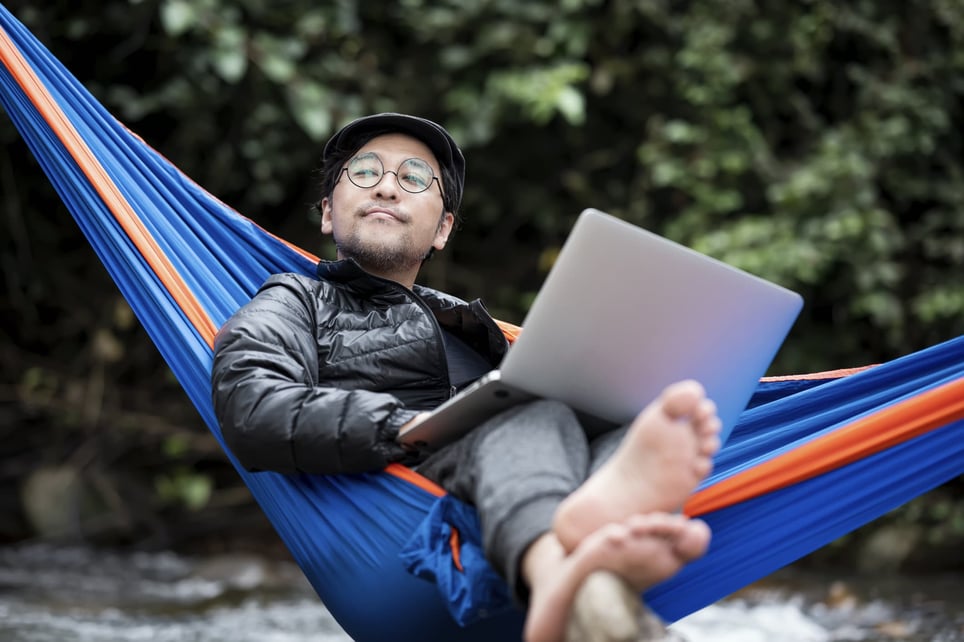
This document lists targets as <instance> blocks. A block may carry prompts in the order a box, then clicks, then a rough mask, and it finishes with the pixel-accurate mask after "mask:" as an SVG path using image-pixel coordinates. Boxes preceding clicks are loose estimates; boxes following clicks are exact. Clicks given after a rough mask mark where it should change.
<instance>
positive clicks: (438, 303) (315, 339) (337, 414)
mask: <svg viewBox="0 0 964 642" xmlns="http://www.w3.org/2000/svg"><path fill="white" fill-rule="evenodd" d="M318 276H319V279H317V280H316V279H310V278H307V277H304V276H300V275H295V274H280V275H276V276H272V277H271V278H269V279H268V280H267V281H266V282H265V284H264V285H263V286H262V287H261V289H260V290H259V291H258V293H257V294H256V295H255V297H254V298H253V299H252V300H251V301H250V302H249V303H247V304H246V305H244V306H243V307H242V308H241V309H240V310H238V312H237V313H235V315H234V316H233V317H231V319H229V320H228V322H227V323H226V324H225V325H224V327H223V328H221V331H220V332H219V333H218V336H217V338H216V340H215V345H214V366H213V370H212V375H211V376H212V396H213V400H214V410H215V413H216V414H217V417H218V421H219V422H220V425H221V431H222V434H223V435H224V439H225V441H226V442H227V445H228V446H229V448H230V449H231V452H232V453H233V454H234V455H235V456H236V457H237V458H238V460H239V461H240V462H241V464H242V465H243V466H244V467H245V468H247V469H249V470H275V471H280V472H308V473H319V474H331V473H353V472H365V471H370V470H377V469H380V468H383V467H384V466H385V465H386V464H388V463H390V462H393V461H402V460H403V459H405V457H406V451H405V450H403V449H402V448H401V447H400V446H398V445H397V444H396V442H395V437H396V436H397V435H398V430H399V428H400V427H401V426H402V425H403V424H405V423H406V422H407V421H409V420H410V419H412V418H413V417H414V416H415V415H416V414H417V412H419V411H422V410H428V409H431V408H434V407H435V406H437V405H439V404H440V403H442V402H443V401H445V400H446V399H447V398H448V397H449V396H450V394H451V393H450V384H449V377H448V367H447V364H446V358H445V350H444V347H443V343H442V337H441V333H440V329H439V327H440V325H441V326H444V327H445V328H446V329H448V330H450V331H452V332H454V333H455V334H457V335H459V336H460V337H462V338H463V339H464V340H465V341H467V342H468V343H469V345H471V346H472V347H474V348H475V349H476V350H478V351H479V352H480V353H481V354H482V355H484V356H486V358H487V359H488V360H489V362H490V363H491V364H492V365H493V367H494V366H496V365H498V363H499V362H500V361H501V360H502V357H503V356H504V354H505V351H506V348H507V347H508V346H507V343H506V340H505V337H504V336H503V335H502V333H501V332H500V330H499V328H498V326H497V325H496V324H495V322H494V321H493V320H492V318H491V317H490V316H489V315H488V313H487V312H486V311H485V308H484V307H483V306H482V304H481V302H480V301H474V302H472V303H466V302H464V301H461V300H460V299H457V298H455V297H452V296H449V295H447V294H443V293H441V292H437V291H435V290H431V289H428V288H423V287H420V286H415V289H414V293H413V291H410V290H408V289H406V288H405V287H403V286H401V285H399V284H397V283H394V282H392V281H388V280H385V279H381V278H377V277H373V276H371V275H369V274H368V273H366V272H365V271H363V270H362V269H361V268H360V267H358V265H357V264H356V263H354V262H353V261H334V262H328V261H323V262H321V263H320V264H319V266H318Z"/></svg>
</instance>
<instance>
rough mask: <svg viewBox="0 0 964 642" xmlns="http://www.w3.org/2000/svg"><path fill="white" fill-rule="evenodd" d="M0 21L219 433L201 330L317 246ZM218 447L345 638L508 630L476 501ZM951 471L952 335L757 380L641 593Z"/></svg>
mask: <svg viewBox="0 0 964 642" xmlns="http://www.w3.org/2000/svg"><path fill="white" fill-rule="evenodd" d="M0 27H2V32H0V56H2V60H3V65H0V82H2V92H0V100H2V103H3V106H4V108H5V109H6V111H7V113H8V114H9V116H10V118H11V119H12V120H13V122H14V123H15V124H16V126H17V128H18V129H19V131H20V132H21V134H22V136H23V138H24V140H25V141H26V142H27V144H28V145H29V147H30V149H31V150H32V152H33V153H34V155H35V156H36V158H37V160H38V161H39V162H40V164H41V166H42V167H43V169H44V171H45V172H46V173H47V175H48V177H49V178H50V181H51V182H52V184H53V185H54V187H55V188H56V189H57V191H58V193H59V194H60V196H61V198H62V199H63V201H64V203H65V204H66V205H67V208H68V209H69V211H70V212H71V214H72V215H73V217H74V218H75V220H76V222H77V224H78V225H79V226H80V227H81V228H82V230H83V232H84V234H85V235H86V237H87V239H88V240H89V242H90V243H91V245H92V246H93V248H94V250H95V251H96V253H97V255H98V256H99V257H100V259H101V260H102V261H103V263H104V265H105V266H106V267H107V269H108V271H109V272H110V274H111V276H112V277H113V279H114V280H115V282H116V283H117V285H118V287H119V288H120V290H121V292H122V294H123V295H124V297H125V298H126V299H127V300H128V302H129V303H130V305H131V307H132V308H133V310H134V312H135V313H136V315H137V317H138V319H139V320H140V322H141V323H142V324H143V326H144V327H145V328H146V330H147V332H148V333H149V335H150V336H151V338H152V339H153V341H154V342H155V343H156V345H157V347H158V349H159V350H160V351H161V353H162V354H163V356H164V358H165V359H166V360H167V362H168V364H169V365H170V367H171V369H172V370H173V372H174V374H175V375H176V376H177V377H178V379H179V381H180V382H181V384H182V385H183V386H184V388H185V390H186V391H187V393H188V395H189V397H190V398H191V400H192V401H193V402H194V404H195V406H196V407H197V409H198V411H199V412H200V414H201V416H202V417H203V419H204V421H205V422H206V423H207V425H208V426H209V427H210V429H211V431H212V432H213V434H214V435H215V437H216V438H217V439H218V440H219V441H220V442H221V444H222V446H224V444H223V441H222V439H221V435H220V433H219V430H218V425H217V421H216V420H215V418H214V415H213V412H212V409H211V402H210V393H209V374H210V366H211V342H212V340H213V335H214V332H215V331H216V329H217V328H218V327H219V326H220V325H221V324H222V323H223V322H224V321H225V320H226V319H227V318H228V317H229V316H230V315H231V314H232V313H233V312H234V311H235V310H236V309H237V308H238V307H239V306H240V305H241V304H243V303H244V302H245V301H247V300H248V299H249V298H250V297H251V295H252V294H253V293H254V292H255V291H256V289H257V288H258V287H259V286H260V284H261V283H262V282H263V281H264V279H265V278H267V276H268V275H270V274H273V273H277V272H298V273H302V274H307V275H313V274H314V266H315V259H314V257H312V256H310V255H309V254H308V253H306V252H303V251H301V250H299V249H297V248H295V247H292V246H291V245H289V244H287V243H285V242H284V241H283V240H281V239H278V238H276V237H274V236H272V235H270V234H268V233H266V232H265V231H264V230H263V229H261V228H259V227H258V226H257V225H255V224H253V223H252V222H251V221H250V220H248V219H246V218H244V217H243V216H241V215H239V214H238V213H236V212H234V211H232V210H231V209H230V208H229V207H227V206H226V205H224V204H223V203H221V202H220V201H218V200H217V199H216V198H214V197H213V196H211V195H210V194H208V193H207V192H205V191H204V190H203V189H201V188H200V187H199V186H198V185H196V184H195V183H194V182H192V181H191V180H190V179H189V178H187V177H186V176H184V175H183V174H182V173H181V172H180V171H178V170H177V169H176V168H175V167H173V166H172V165H171V164H170V163H169V162H168V161H167V160H165V159H164V158H163V157H161V156H160V155H159V154H158V153H157V152H155V151H154V150H153V149H151V148H150V147H149V146H147V145H146V144H145V143H144V142H143V141H141V140H140V139H139V138H138V137H137V136H136V135H134V134H132V133H131V132H130V131H128V130H127V129H126V128H125V127H124V126H123V125H122V124H120V123H119V122H118V121H117V120H115V119H114V118H113V117H112V116H111V115H110V114H108V113H107V112H106V110H105V109H104V108H103V107H102V106H101V105H100V104H99V103H98V102H97V101H96V100H95V99H94V98H93V97H92V96H91V95H90V94H89V93H88V92H87V91H86V90H85V89H84V88H83V87H82V86H81V85H80V83H79V82H78V81H77V80H76V79H75V78H74V77H73V76H71V75H70V73H69V72H68V71H66V70H65V69H64V67H63V66H62V65H61V64H60V63H59V62H58V61H57V60H55V59H54V58H53V57H52V56H51V54H50V53H49V52H48V51H47V50H46V49H45V48H44V47H43V46H42V45H41V44H40V43H39V42H38V41H37V40H36V39H35V38H34V37H33V36H32V35H31V34H30V33H29V32H27V30H26V29H25V28H24V27H23V26H22V25H21V24H20V23H19V22H17V20H16V19H15V18H14V17H13V16H12V15H11V14H10V13H9V12H8V11H7V10H6V9H5V8H3V7H0ZM911 425H912V426H914V429H913V430H912V431H909V432H908V430H907V426H911ZM884 428H886V430H885V429H884ZM840 443H843V444H845V445H846V447H845V448H844V447H839V448H838V447H837V446H836V445H834V444H840ZM828 444H829V445H828ZM225 453H226V455H227V456H228V458H229V459H230V460H231V461H232V463H234V464H235V467H236V468H237V470H238V474H239V475H241V477H242V478H243V480H244V482H245V483H246V484H247V485H248V487H249V488H250V489H251V493H252V495H253V496H254V497H255V499H256V500H257V502H258V503H259V505H260V506H261V508H262V509H263V510H264V512H265V513H266V515H267V516H268V518H269V519H270V521H271V522H272V524H273V525H274V527H275V529H276V530H277V532H278V534H279V536H280V537H281V538H282V540H283V541H284V543H285V544H286V545H287V547H288V549H289V550H290V552H291V554H292V556H293V557H294V559H295V561H296V562H297V563H298V564H299V565H300V567H301V568H302V569H303V571H304V573H305V575H306V576H307V577H308V579H309V580H310V582H311V584H312V586H313V587H314V588H315V590H316V591H317V593H318V595H319V597H320V598H321V600H322V601H323V602H324V604H325V605H326V606H327V608H328V609H329V610H330V611H331V612H332V614H333V615H334V616H335V618H336V619H337V620H338V622H339V623H340V624H341V626H342V627H343V628H344V629H345V630H346V631H347V632H348V633H349V635H351V636H352V637H353V638H354V639H356V640H382V639H386V638H388V637H392V638H394V639H398V640H402V641H406V640H430V639H437V640H510V639H518V638H519V637H520V631H521V625H522V620H523V614H522V613H521V612H519V611H518V610H516V609H515V608H514V607H512V605H511V604H509V603H508V601H507V598H506V591H505V587H504V586H502V585H501V581H500V580H498V579H497V578H494V576H493V574H492V571H491V569H490V568H489V567H488V565H487V564H486V563H485V560H484V558H483V557H482V555H481V552H480V550H479V548H478V529H477V524H476V523H475V515H474V513H473V511H472V510H471V509H469V508H468V507H466V506H465V505H463V504H460V503H459V502H457V501H455V500H452V499H451V498H449V497H446V496H440V494H439V492H437V490H433V488H432V487H431V485H430V484H427V483H421V482H420V480H419V479H418V478H417V475H415V474H406V471H404V470H398V469H397V468H396V469H394V470H388V471H385V472H380V473H373V474H365V475H351V476H310V475H293V476H285V475H280V474H275V473H257V474H252V473H248V472H246V471H245V470H243V469H242V468H241V467H240V466H238V465H237V462H236V460H234V458H233V457H231V454H230V452H229V451H228V450H227V449H226V448H225ZM813 453H820V456H819V457H817V456H814V455H813ZM962 473H964V337H959V338H957V339H954V340H951V341H948V342H946V343H943V344H940V345H936V346H934V347H932V348H929V349H927V350H923V351H920V352H917V353H914V354H910V355H907V356H906V357H903V358H900V359H896V360H894V361H891V362H889V363H886V364H882V365H879V366H876V367H874V368H870V369H865V370H862V371H860V372H858V373H856V374H851V375H848V376H836V375H834V376H814V377H809V378H808V377H805V378H791V379H788V380H778V381H764V382H761V384H760V387H759V389H758V391H757V394H756V395H755V397H754V400H753V401H752V402H751V405H750V408H749V409H748V410H747V411H746V412H745V413H744V414H743V415H742V416H741V419H740V422H739V423H738V425H737V426H736V428H735V429H734V431H733V433H732V435H731V437H730V439H729V441H728V442H727V444H726V445H725V447H724V449H723V450H722V451H721V453H720V455H719V456H718V458H717V461H716V469H715V472H714V473H713V475H712V477H711V478H710V479H708V480H706V482H705V483H704V484H703V485H702V486H701V488H700V489H698V491H697V493H695V495H694V498H693V500H692V501H691V502H690V503H688V504H687V509H686V510H687V512H688V513H689V514H694V515H697V514H698V515H700V516H701V517H702V518H703V519H705V520H706V521H707V522H708V523H709V524H710V526H711V527H712V529H713V532H714V538H713V543H712V546H711V548H710V551H709V553H708V554H707V555H706V556H705V557H704V558H702V559H700V560H698V561H697V562H695V563H693V564H690V565H688V566H687V567H686V568H685V569H684V570H683V572H682V573H680V574H679V575H677V576H676V577H674V578H672V579H671V580H669V581H667V582H664V583H663V584H660V585H658V586H656V587H654V588H653V589H651V590H650V591H648V592H647V593H646V595H645V598H646V599H647V600H648V602H649V604H650V605H651V606H652V607H653V608H654V609H655V610H656V611H657V612H658V613H659V614H660V615H662V616H663V617H664V618H666V619H667V620H668V621H673V620H676V619H678V618H680V617H682V616H685V615H687V614H689V613H691V612H693V611H695V610H697V609H699V608H702V607H703V606H706V605H708V604H711V603H713V602H715V601H717V600H719V599H720V598H722V597H724V596H726V595H728V594H730V593H732V592H733V591H735V590H737V589H739V588H741V587H743V586H745V585H747V584H749V583H751V582H753V581H755V580H757V579H759V578H761V577H764V576H766V575H768V574H769V573H771V572H773V571H775V570H777V569H779V568H781V567H782V566H785V565H786V564H789V563H790V562H793V561H794V560H796V559H798V558H800V557H801V556H803V555H806V554H807V553H809V552H811V551H813V550H815V549H817V548H819V547H821V546H823V545H825V544H827V543H829V542H831V541H832V540H834V539H836V538H838V537H840V536H841V535H843V534H845V533H847V532H850V531H852V530H854V529H855V528H857V527H859V526H861V525H863V524H865V523H866V522H868V521H870V520H873V519H875V518H876V517H878V516H880V515H882V514H883V513H885V512H887V511H889V510H891V509H892V508H894V507H896V506H899V505H900V504H902V503H904V502H906V501H908V500H910V499H912V498H913V497H916V496H917V495H920V494H921V493H924V492H926V491H928V490H930V489H932V488H934V487H936V486H938V485H940V484H942V483H945V482H947V481H948V480H951V479H953V478H955V477H956V476H958V475H960V474H962ZM761 484H762V487H761ZM453 534H457V535H458V539H459V542H460V544H459V546H458V547H456V548H453V547H452V545H451V542H452V539H453ZM453 555H455V556H457V559H454V557H453ZM403 559H404V562H403ZM456 562H457V563H456ZM416 575H419V576H420V577H416ZM457 621H458V622H461V623H463V624H464V625H465V626H461V625H460V624H459V623H457Z"/></svg>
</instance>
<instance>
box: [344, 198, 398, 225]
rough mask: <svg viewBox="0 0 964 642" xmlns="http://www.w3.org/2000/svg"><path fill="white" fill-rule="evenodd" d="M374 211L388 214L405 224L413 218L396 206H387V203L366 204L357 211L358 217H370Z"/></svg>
mask: <svg viewBox="0 0 964 642" xmlns="http://www.w3.org/2000/svg"><path fill="white" fill-rule="evenodd" d="M373 211H378V212H387V213H388V214H391V215H392V216H394V217H395V218H397V219H398V220H399V221H402V222H403V223H407V222H408V221H409V219H410V218H411V217H410V216H409V215H408V213H406V212H404V211H403V210H402V209H400V208H398V207H396V206H394V205H386V204H385V203H380V202H378V201H369V202H368V203H364V204H362V205H360V206H359V207H358V209H357V210H356V212H357V213H358V215H359V216H362V217H365V216H368V215H369V214H371V213H372V212H373Z"/></svg>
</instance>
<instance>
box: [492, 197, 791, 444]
mask: <svg viewBox="0 0 964 642" xmlns="http://www.w3.org/2000/svg"><path fill="white" fill-rule="evenodd" d="M802 305H803V299H802V298H801V297H800V295H799V294H797V293H795V292H792V291H790V290H788V289H786V288H783V287H781V286H779V285H776V284H774V283H771V282H769V281H766V280H764V279H762V278H759V277H757V276H754V275H752V274H749V273H747V272H745V271H742V270H740V269H738V268H736V267H733V266H731V265H728V264H726V263H723V262H722V261H719V260H716V259H714V258H711V257H709V256H706V255H704V254H701V253H699V252H696V251H695V250H692V249H690V248H687V247H685V246H683V245H680V244H678V243H675V242H673V241H670V240H668V239H665V238H663V237H661V236H659V235H657V234H653V233H651V232H648V231H646V230H644V229H642V228H640V227H637V226H635V225H632V224H630V223H628V222H625V221H622V220H620V219H617V218H615V217H613V216H610V215H608V214H605V213H603V212H601V211H599V210H595V209H587V210H585V211H583V212H582V213H581V214H580V216H579V218H578V219H577V221H576V224H575V226H574V227H573V229H572V232H571V233H570V235H569V237H568V239H567V240H566V242H565V244H564V245H563V248H562V250H561V252H560V254H559V257H558V259H557V260H556V263H555V265H554V266H553V268H552V269H551V270H550V273H549V275H548V276H547V278H546V281H545V283H544V284H543V286H542V288H541V290H540V291H539V293H538V295H537V296H536V298H535V300H534V301H533V303H532V306H531V307H530V310H529V313H528V314H527V316H526V317H525V320H524V322H523V328H524V330H523V332H522V333H521V335H520V336H519V338H518V339H517V340H516V342H515V344H514V345H513V346H512V348H511V349H510V350H509V352H508V354H507V355H506V357H505V359H504V360H503V363H502V364H501V367H500V370H501V373H502V379H503V381H504V382H505V383H506V384H507V385H510V386H513V387H516V388H519V389H522V390H525V391H526V392H528V393H530V394H532V395H535V396H539V397H547V398H553V399H559V400H561V401H564V402H566V403H567V404H569V405H570V406H572V407H573V408H575V409H576V410H579V411H582V412H584V413H587V414H589V415H593V416H596V417H599V418H601V419H603V420H606V421H610V422H615V423H626V422H629V421H631V420H632V419H633V418H634V417H635V416H636V415H637V414H638V413H639V412H640V411H641V410H642V409H643V408H644V407H645V406H646V405H647V404H648V403H649V402H650V401H651V400H653V399H654V398H655V397H656V396H657V395H658V394H659V393H660V392H661V391H662V390H663V388H665V387H666V386H667V385H669V384H671V383H674V382H676V381H680V380H682V379H695V380H697V381H699V382H700V383H702V384H703V386H704V387H705V388H706V390H707V394H708V396H709V397H710V398H711V399H713V401H714V402H715V403H716V404H717V408H718V412H719V416H720V419H721V421H722V423H723V432H722V434H721V437H722V438H723V439H724V440H725V438H726V437H727V436H728V435H729V433H730V431H731V430H732V429H733V426H734V425H735V424H736V421H737V418H738V417H739V415H740V413H741V412H742V411H743V409H744V408H745V407H746V404H747V403H748V402H749V400H750V397H751V396H752V394H753V392H754V390H755V389H756V387H757V385H758V382H759V379H760V377H762V376H763V375H764V374H765V373H766V370H767V368H768V367H769V365H770V363H771V361H772V360H773V358H774V356H776V353H777V350H778V349H779V347H780V346H781V344H782V343H783V341H784V339H785V338H786V335H787V333H788V332H789V330H790V328H791V326H792V325H793V323H794V321H795V320H796V318H797V315H798V314H799V312H800V309H801V308H802Z"/></svg>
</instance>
